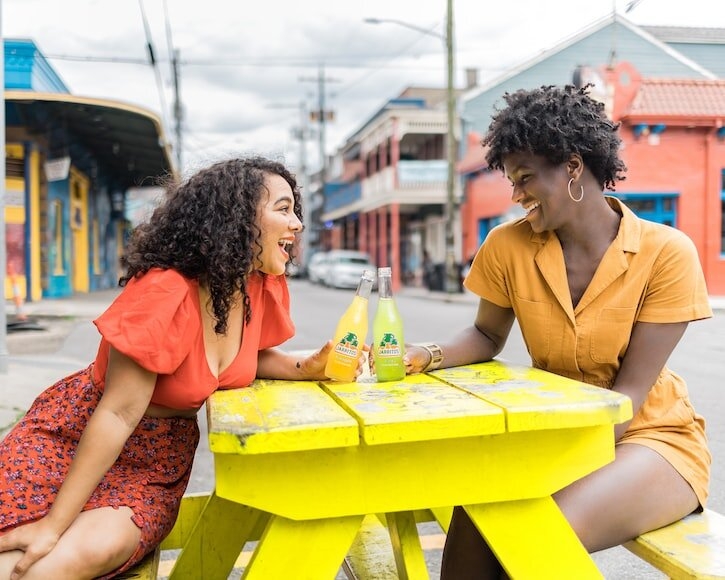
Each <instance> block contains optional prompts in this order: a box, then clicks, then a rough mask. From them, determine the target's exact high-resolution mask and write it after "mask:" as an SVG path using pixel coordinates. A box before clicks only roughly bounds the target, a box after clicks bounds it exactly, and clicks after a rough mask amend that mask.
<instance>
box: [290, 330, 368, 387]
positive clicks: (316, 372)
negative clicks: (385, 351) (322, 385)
mask: <svg viewBox="0 0 725 580" xmlns="http://www.w3.org/2000/svg"><path fill="white" fill-rule="evenodd" d="M333 346H334V343H333V341H332V340H328V341H327V342H326V343H325V344H324V345H323V346H322V348H320V349H319V350H317V351H315V352H313V353H312V354H311V355H310V356H308V357H307V358H303V359H301V360H299V361H298V362H297V368H298V369H299V370H300V373H301V374H302V376H303V377H304V378H305V379H312V380H320V381H326V380H328V379H329V377H328V376H327V375H326V374H325V366H326V365H327V358H328V357H329V356H330V353H331V352H332V348H333ZM368 352H370V346H369V345H367V344H364V345H363V347H362V350H361V351H360V356H359V358H358V361H357V370H356V371H355V377H356V378H357V377H359V376H360V375H361V374H362V373H363V370H364V369H365V359H366V358H367V355H366V353H368ZM370 358H372V357H370Z"/></svg>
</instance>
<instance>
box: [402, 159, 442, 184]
mask: <svg viewBox="0 0 725 580" xmlns="http://www.w3.org/2000/svg"><path fill="white" fill-rule="evenodd" d="M447 172H448V165H447V163H446V160H445V159H429V160H426V161H418V160H416V161H412V160H405V161H404V160H401V161H399V162H398V187H400V188H401V189H403V188H404V189H407V188H411V187H421V186H424V187H427V186H430V185H433V184H437V183H445V182H446V179H447V176H448V173H447Z"/></svg>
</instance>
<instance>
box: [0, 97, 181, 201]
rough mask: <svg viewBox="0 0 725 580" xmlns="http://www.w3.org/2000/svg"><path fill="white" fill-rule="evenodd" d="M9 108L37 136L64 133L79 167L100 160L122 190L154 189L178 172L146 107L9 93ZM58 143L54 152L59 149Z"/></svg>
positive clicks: (116, 102)
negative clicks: (159, 180) (57, 130)
mask: <svg viewBox="0 0 725 580" xmlns="http://www.w3.org/2000/svg"><path fill="white" fill-rule="evenodd" d="M5 103H6V107H14V108H15V111H14V112H13V113H14V117H16V118H17V119H18V121H19V122H20V123H21V124H22V125H24V126H26V127H27V128H28V130H29V131H31V132H36V133H39V134H42V135H48V134H49V133H50V131H51V130H52V129H53V128H61V129H62V130H63V133H66V134H67V137H65V136H64V137H61V138H63V139H67V141H68V142H67V143H66V144H65V146H66V147H67V148H68V150H69V151H70V154H71V158H72V160H73V162H74V164H76V165H78V166H79V167H83V161H84V158H85V160H87V159H88V158H90V157H92V158H95V159H96V160H97V161H98V164H99V169H102V170H103V171H104V172H107V173H108V174H109V175H110V176H111V177H112V178H113V179H114V181H116V182H117V184H118V185H119V186H120V187H123V188H129V187H134V186H141V185H154V183H151V182H150V178H154V177H158V176H162V175H166V174H168V173H171V172H173V171H174V168H173V164H172V161H171V155H170V147H169V145H168V143H167V141H166V137H165V135H164V131H163V128H162V126H161V121H160V119H159V118H158V117H157V116H156V115H155V114H154V113H152V112H151V111H148V110H146V109H144V108H142V107H138V106H135V105H130V104H127V103H122V102H119V101H112V100H107V99H96V98H89V97H79V96H75V95H71V94H67V93H39V92H34V91H27V90H13V91H5ZM57 141H58V138H55V139H53V140H52V141H51V142H49V146H50V147H51V148H54V147H58V142H57ZM74 145H75V146H76V149H75V150H74V149H73V146H74ZM78 145H80V146H81V147H78Z"/></svg>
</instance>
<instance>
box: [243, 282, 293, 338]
mask: <svg viewBox="0 0 725 580" xmlns="http://www.w3.org/2000/svg"><path fill="white" fill-rule="evenodd" d="M262 300H263V309H264V317H263V319H262V331H261V333H260V337H259V350H264V349H265V348H270V347H273V346H277V345H279V344H282V343H283V342H285V341H286V340H289V339H290V338H292V337H293V336H294V334H295V326H294V324H293V322H292V318H291V317H290V297H289V289H288V288H287V279H286V278H285V277H284V276H265V277H264V282H263V287H262ZM252 316H254V311H252Z"/></svg>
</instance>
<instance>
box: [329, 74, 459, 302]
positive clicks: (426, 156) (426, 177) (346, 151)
mask: <svg viewBox="0 0 725 580" xmlns="http://www.w3.org/2000/svg"><path fill="white" fill-rule="evenodd" d="M445 97H446V93H445V90H443V89H431V88H423V87H410V88H408V89H406V90H405V91H403V92H402V93H401V94H400V95H398V96H397V97H395V98H393V99H391V100H390V101H388V103H386V105H385V106H384V107H382V108H381V109H380V110H379V111H378V112H377V113H376V114H375V115H373V116H372V118H370V119H369V120H368V121H367V122H366V123H365V124H364V125H363V126H362V127H361V128H360V129H359V130H358V131H357V132H356V133H355V134H354V135H353V136H352V137H350V138H349V139H348V140H347V142H346V143H345V144H344V145H343V147H341V149H340V150H339V152H338V154H337V155H336V156H335V158H334V161H333V167H332V174H333V175H336V176H337V177H336V178H335V179H333V180H332V181H331V182H329V183H327V184H326V185H325V205H324V213H323V217H322V219H323V221H324V225H325V244H324V247H326V248H328V249H329V248H347V249H358V250H362V251H364V252H367V253H368V254H370V256H371V258H372V260H373V262H374V263H375V264H377V265H379V266H390V267H392V271H393V285H394V287H398V286H399V285H400V284H401V283H403V284H421V283H422V277H423V271H424V263H427V262H430V263H431V265H435V266H437V270H435V271H434V274H433V277H432V278H431V280H432V283H433V285H434V286H440V289H442V285H443V283H444V281H443V263H444V260H445V220H444V217H443V215H444V211H443V208H444V205H445V203H446V179H447V158H446V140H447V137H448V123H447V117H446V110H445ZM456 234H457V235H456V236H455V238H456V240H460V232H456ZM457 254H458V255H460V251H458V252H457Z"/></svg>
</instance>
